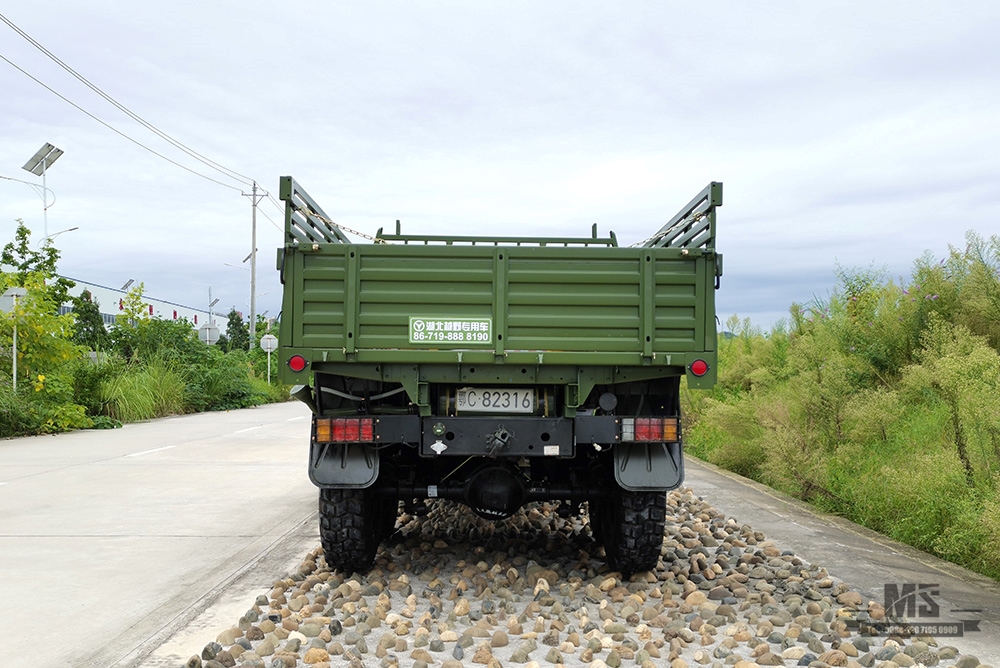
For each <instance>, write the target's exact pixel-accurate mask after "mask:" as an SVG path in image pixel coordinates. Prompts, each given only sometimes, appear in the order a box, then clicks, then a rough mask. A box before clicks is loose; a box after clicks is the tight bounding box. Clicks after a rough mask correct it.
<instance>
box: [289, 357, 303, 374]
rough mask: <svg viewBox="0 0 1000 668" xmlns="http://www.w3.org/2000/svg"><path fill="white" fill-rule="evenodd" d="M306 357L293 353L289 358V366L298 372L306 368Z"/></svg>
mask: <svg viewBox="0 0 1000 668" xmlns="http://www.w3.org/2000/svg"><path fill="white" fill-rule="evenodd" d="M306 364H307V362H306V358H305V357H303V356H302V355H292V356H291V357H289V358H288V368H289V369H291V370H292V371H295V372H296V373H297V372H299V371H302V370H303V369H305V368H306Z"/></svg>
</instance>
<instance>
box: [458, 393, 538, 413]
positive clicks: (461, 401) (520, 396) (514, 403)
mask: <svg viewBox="0 0 1000 668" xmlns="http://www.w3.org/2000/svg"><path fill="white" fill-rule="evenodd" d="M455 410H456V411H457V412H466V413H529V414H530V413H534V412H535V391H534V390H530V389H523V388H514V389H511V388H506V387H505V388H500V387H465V388H462V389H460V390H458V392H457V393H456V396H455Z"/></svg>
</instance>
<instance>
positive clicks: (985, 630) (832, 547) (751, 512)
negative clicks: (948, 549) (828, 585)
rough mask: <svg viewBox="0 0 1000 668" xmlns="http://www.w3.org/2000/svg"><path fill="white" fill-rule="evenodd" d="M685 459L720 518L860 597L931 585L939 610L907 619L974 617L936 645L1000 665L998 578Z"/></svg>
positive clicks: (691, 481)
mask: <svg viewBox="0 0 1000 668" xmlns="http://www.w3.org/2000/svg"><path fill="white" fill-rule="evenodd" d="M684 463H685V468H686V471H687V476H686V479H685V484H686V485H688V486H689V487H690V488H691V489H692V491H694V492H695V493H696V494H698V496H700V497H702V498H703V499H705V500H706V501H708V502H709V503H710V504H711V505H712V506H713V507H715V508H716V509H717V510H720V511H722V512H724V513H725V514H726V515H727V516H730V517H734V518H736V519H737V520H738V521H739V522H741V523H744V524H749V525H750V526H752V527H753V528H754V529H755V530H757V531H763V532H764V533H765V534H766V535H767V537H768V538H769V539H771V540H774V541H775V543H777V545H778V546H779V547H781V549H785V550H792V551H793V552H795V554H796V555H798V556H799V557H801V558H802V559H804V560H806V561H808V562H810V563H813V564H819V565H822V566H825V567H826V568H827V570H828V571H829V572H830V574H831V575H833V576H834V577H836V578H839V579H841V580H843V581H845V582H847V583H848V584H849V585H851V588H852V589H854V590H856V591H859V592H861V594H862V595H864V596H865V597H866V598H870V599H874V600H876V601H879V602H882V601H883V600H884V596H885V585H887V584H888V585H897V590H898V591H900V592H902V590H903V588H902V586H903V585H905V584H911V585H920V584H933V585H937V586H936V587H934V588H931V589H926V590H924V591H926V592H928V594H929V597H930V600H931V601H932V602H933V603H934V604H936V605H937V606H938V607H939V610H938V612H937V616H920V611H919V607H918V608H917V609H916V610H915V613H916V614H915V615H913V616H911V617H910V618H909V621H910V622H911V623H915V624H945V625H947V624H949V623H953V622H955V621H960V620H969V621H973V622H979V623H978V628H979V631H969V632H967V633H964V635H963V637H960V638H949V637H942V636H939V637H938V642H939V644H940V645H941V646H944V645H952V646H954V647H957V648H959V649H960V650H961V651H962V653H963V654H966V653H967V654H973V655H975V656H976V657H977V658H978V659H979V660H980V661H981V662H982V663H985V664H989V665H991V666H994V667H995V668H997V667H1000V583H998V582H996V581H995V580H990V579H989V578H985V577H982V576H980V575H977V574H976V573H973V572H971V571H968V570H965V569H964V568H959V567H958V566H955V565H954V564H951V563H948V562H946V561H942V560H940V559H937V558H935V557H932V556H930V555H928V554H925V553H923V552H920V551H919V550H915V549H913V548H911V547H908V546H906V545H903V544H901V543H897V542H896V541H893V540H889V539H888V538H886V537H885V536H881V535H879V534H877V533H875V532H873V531H869V530H867V529H864V528H863V527H860V526H858V525H856V524H854V523H852V522H848V521H846V520H844V519H841V518H839V517H833V516H830V515H821V514H819V513H817V512H816V511H815V510H813V509H812V508H810V507H809V506H807V505H806V504H804V503H801V502H799V501H796V500H795V499H792V498H789V497H787V496H785V495H783V494H781V493H779V492H775V491H774V490H772V489H770V488H768V487H764V486H763V485H758V484H757V483H755V482H753V481H751V480H747V479H746V478H742V477H740V476H738V475H736V474H733V473H730V472H728V471H723V470H722V469H719V468H716V467H714V466H712V465H710V464H705V463H703V462H699V461H697V460H695V459H694V458H693V457H688V458H686V459H685V461H684ZM998 549H1000V548H998ZM934 592H936V593H934ZM917 602H918V605H923V607H924V608H925V613H932V612H933V608H932V607H931V606H929V605H927V601H926V600H925V599H923V598H922V597H920V596H918V597H917ZM963 632H964V627H963Z"/></svg>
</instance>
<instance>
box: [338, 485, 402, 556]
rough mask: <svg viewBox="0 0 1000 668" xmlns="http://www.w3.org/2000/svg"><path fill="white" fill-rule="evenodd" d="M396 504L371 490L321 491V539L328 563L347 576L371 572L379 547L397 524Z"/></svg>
mask: <svg viewBox="0 0 1000 668" xmlns="http://www.w3.org/2000/svg"><path fill="white" fill-rule="evenodd" d="M396 507H397V506H396V503H395V502H393V503H391V504H390V503H389V502H388V501H386V500H385V499H381V498H379V497H377V496H376V495H375V494H374V492H373V490H371V489H370V488H369V489H321V490H320V491H319V538H320V543H321V544H322V545H323V553H324V555H325V557H326V563H327V564H328V565H329V566H330V567H331V568H335V569H337V570H340V571H343V572H345V573H353V572H355V571H357V572H359V573H364V572H367V571H368V570H369V569H370V568H371V567H372V564H373V563H374V562H375V552H376V551H377V550H378V546H379V543H381V542H382V539H383V538H385V537H386V536H387V535H388V534H389V533H390V532H391V531H392V527H393V525H394V524H395V522H396V514H395V513H394V512H393V510H394V509H395V508H396Z"/></svg>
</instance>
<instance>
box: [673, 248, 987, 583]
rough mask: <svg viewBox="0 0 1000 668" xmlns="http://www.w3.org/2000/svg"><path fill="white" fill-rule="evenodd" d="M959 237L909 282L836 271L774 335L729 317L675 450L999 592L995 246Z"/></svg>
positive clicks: (690, 395)
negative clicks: (834, 280)
mask: <svg viewBox="0 0 1000 668" xmlns="http://www.w3.org/2000/svg"><path fill="white" fill-rule="evenodd" d="M967 239H968V242H969V243H968V246H967V248H966V249H965V250H964V251H963V250H957V249H954V248H952V249H950V252H949V255H948V257H946V258H945V259H943V260H941V261H940V262H937V261H934V260H933V258H930V257H929V256H925V257H922V258H920V259H919V260H917V262H916V263H915V265H914V271H913V275H912V277H911V279H910V281H909V282H902V281H899V282H896V281H893V280H889V279H887V278H886V277H885V276H883V275H882V274H881V272H878V271H875V270H872V269H870V268H869V269H863V270H855V271H845V270H843V269H838V279H839V282H838V286H837V288H836V289H835V290H834V292H833V294H832V295H831V297H830V298H829V299H828V300H823V301H820V300H815V301H814V302H813V303H810V304H808V305H805V306H803V305H793V306H792V307H791V309H790V318H789V321H788V322H787V323H782V324H780V325H779V326H777V327H775V328H774V330H772V331H771V332H766V333H765V332H762V331H760V330H759V329H755V328H754V327H753V326H752V325H751V324H750V323H749V321H746V320H739V319H738V318H736V317H733V318H730V320H729V321H727V323H726V327H727V329H728V332H729V334H728V335H727V336H725V337H720V341H719V380H718V384H717V386H716V388H714V389H713V390H711V391H706V392H696V391H691V390H687V389H685V391H684V393H683V395H682V401H683V407H684V409H685V410H686V411H687V413H688V415H687V416H686V417H685V421H684V429H685V431H684V433H685V440H686V443H685V448H686V450H687V451H688V452H689V453H691V454H693V455H695V456H697V457H700V458H702V459H705V460H706V461H709V462H712V463H714V464H716V465H719V466H721V467H723V468H726V469H729V470H732V471H734V472H737V473H739V474H741V475H744V476H747V477H749V478H752V479H754V480H757V481H759V482H762V483H764V484H767V485H770V486H772V487H774V488H776V489H779V490H781V491H784V492H786V493H788V494H791V495H793V496H796V497H798V498H800V499H802V500H805V501H808V502H809V503H812V504H813V505H815V506H817V507H818V508H821V509H822V510H824V511H827V512H831V513H836V514H838V515H841V516H843V517H846V518H848V519H850V520H852V521H855V522H857V523H859V524H861V525H863V526H867V527H869V528H871V529H873V530H875V531H878V532H880V533H883V534H885V535H887V536H889V537H891V538H894V539H896V540H900V541H902V542H905V543H907V544H909V545H912V546H914V547H917V548H919V549H922V550H925V551H927V552H929V553H932V554H935V555H937V556H939V557H941V558H944V559H947V560H949V561H952V562H954V563H957V564H960V565H962V566H965V567H967V568H970V569H972V570H975V571H978V572H980V573H982V574H984V575H988V576H990V577H993V578H996V579H1000V550H997V545H1000V393H998V392H997V388H998V387H1000V237H992V238H990V239H989V240H984V239H982V238H980V237H978V236H977V235H975V234H974V233H971V232H970V233H969V234H968V235H967ZM990 295H992V297H990Z"/></svg>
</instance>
